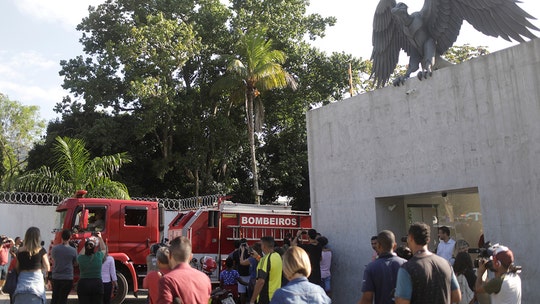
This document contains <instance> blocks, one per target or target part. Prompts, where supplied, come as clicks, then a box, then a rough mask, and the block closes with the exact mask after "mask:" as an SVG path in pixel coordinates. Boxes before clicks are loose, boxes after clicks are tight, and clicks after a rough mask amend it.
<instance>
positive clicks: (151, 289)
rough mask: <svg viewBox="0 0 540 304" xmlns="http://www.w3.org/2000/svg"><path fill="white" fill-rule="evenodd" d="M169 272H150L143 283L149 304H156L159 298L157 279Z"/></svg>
mask: <svg viewBox="0 0 540 304" xmlns="http://www.w3.org/2000/svg"><path fill="white" fill-rule="evenodd" d="M169 272H170V270H168V269H166V270H159V271H155V270H154V271H150V272H149V273H148V274H147V275H146V277H145V278H144V281H143V288H147V289H148V297H149V298H150V304H156V303H157V302H158V298H159V279H161V277H163V275H165V274H167V273H169Z"/></svg>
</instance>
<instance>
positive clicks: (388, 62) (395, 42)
mask: <svg viewBox="0 0 540 304" xmlns="http://www.w3.org/2000/svg"><path fill="white" fill-rule="evenodd" d="M516 3H519V1H518V0H425V2H424V6H423V7H422V10H420V11H419V12H415V13H412V14H409V13H408V12H407V8H408V7H407V5H406V4H404V3H398V4H396V1H395V0H380V2H379V4H378V5H377V9H376V10H375V16H374V18H373V41H372V43H373V52H372V54H371V59H372V60H373V70H372V77H373V79H374V81H375V85H376V86H377V87H381V86H384V85H385V84H386V82H387V81H388V80H389V78H390V75H391V74H392V72H393V71H394V69H395V68H396V65H397V63H398V59H399V52H400V50H401V49H403V50H404V51H405V52H406V53H407V54H408V55H409V57H410V59H409V66H408V68H407V72H406V73H405V75H402V76H399V77H398V78H396V79H395V80H394V81H393V84H394V85H395V86H396V85H398V86H399V85H401V84H403V83H404V82H405V79H407V78H409V76H410V75H411V73H413V72H415V71H416V70H418V68H419V66H420V65H421V66H422V70H421V71H420V72H418V78H419V79H420V80H422V78H426V77H428V76H431V74H432V71H433V69H434V68H437V63H438V62H441V61H442V59H440V56H441V55H442V54H444V53H445V52H446V51H447V50H448V49H449V48H450V47H451V46H452V45H453V44H454V42H455V41H456V39H457V36H458V34H459V30H460V28H461V24H462V23H463V20H466V21H468V22H469V23H470V24H471V25H472V26H473V27H474V28H475V29H477V30H478V31H480V32H482V33H484V34H486V35H489V36H494V37H499V36H500V37H502V38H504V39H506V40H508V41H511V39H514V40H516V41H519V42H524V41H525V40H524V39H523V37H527V38H530V39H533V38H535V37H536V36H535V35H534V34H533V33H531V31H530V29H532V30H537V31H538V30H539V29H538V28H537V27H536V26H534V25H533V24H532V23H531V22H529V20H528V19H535V18H534V17H533V16H531V15H529V14H528V13H527V12H525V11H524V10H523V9H521V8H520V7H519V6H518V5H517V4H516Z"/></svg>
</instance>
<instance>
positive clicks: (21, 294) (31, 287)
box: [13, 227, 50, 304]
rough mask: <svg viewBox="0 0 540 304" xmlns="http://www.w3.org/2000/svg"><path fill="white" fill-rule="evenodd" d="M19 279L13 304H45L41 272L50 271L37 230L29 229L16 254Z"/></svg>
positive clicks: (34, 228) (35, 228)
mask: <svg viewBox="0 0 540 304" xmlns="http://www.w3.org/2000/svg"><path fill="white" fill-rule="evenodd" d="M16 267H17V271H18V273H19V279H18V282H17V288H16V289H15V293H14V296H13V303H14V304H28V303H47V298H46V296H45V284H44V280H43V279H44V278H43V272H42V270H44V271H45V272H49V271H50V264H49V258H48V257H47V252H46V251H45V249H44V248H43V247H42V246H41V234H40V231H39V228H37V227H30V228H28V230H26V234H25V235H24V243H23V246H22V247H21V248H19V252H18V253H17V266H16Z"/></svg>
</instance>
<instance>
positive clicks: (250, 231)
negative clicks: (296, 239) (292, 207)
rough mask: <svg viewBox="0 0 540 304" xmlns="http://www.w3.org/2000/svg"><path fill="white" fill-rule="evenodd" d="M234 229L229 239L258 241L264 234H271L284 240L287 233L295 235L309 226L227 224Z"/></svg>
mask: <svg viewBox="0 0 540 304" xmlns="http://www.w3.org/2000/svg"><path fill="white" fill-rule="evenodd" d="M227 228H230V229H232V230H233V233H232V237H228V238H227V239H228V240H233V241H234V240H240V239H246V240H248V241H258V240H260V239H261V237H263V236H271V237H273V238H274V239H275V240H276V241H283V240H284V239H285V238H286V237H287V235H290V236H295V235H296V234H297V233H298V230H306V229H308V228H302V227H286V228H282V227H269V226H268V227H266V226H233V225H230V226H227Z"/></svg>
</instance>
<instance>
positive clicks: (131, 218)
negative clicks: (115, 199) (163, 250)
mask: <svg viewBox="0 0 540 304" xmlns="http://www.w3.org/2000/svg"><path fill="white" fill-rule="evenodd" d="M148 213H149V209H148V207H147V206H130V205H129V204H123V205H122V209H121V218H120V221H119V225H120V227H119V228H120V229H119V234H120V236H119V239H120V240H121V241H120V242H119V244H118V247H119V248H118V249H119V252H123V253H125V254H127V255H128V256H129V258H130V259H131V260H132V261H133V263H134V264H146V255H147V254H148V253H149V252H150V251H149V245H152V244H153V243H155V242H157V240H153V239H154V238H155V237H154V235H155V234H156V233H155V232H153V228H154V229H155V226H156V225H155V224H152V223H151V221H150V219H149V216H148Z"/></svg>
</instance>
